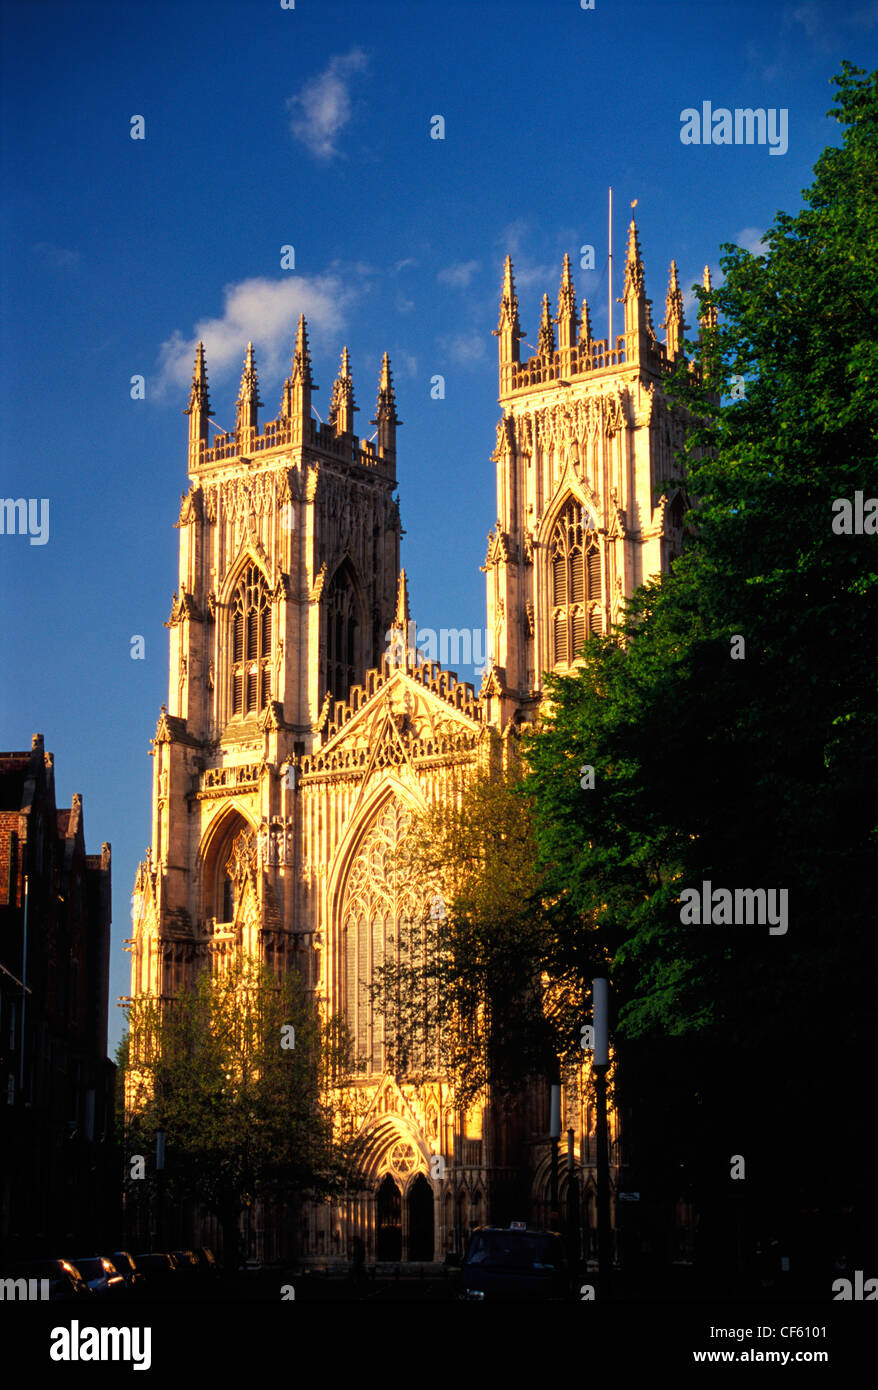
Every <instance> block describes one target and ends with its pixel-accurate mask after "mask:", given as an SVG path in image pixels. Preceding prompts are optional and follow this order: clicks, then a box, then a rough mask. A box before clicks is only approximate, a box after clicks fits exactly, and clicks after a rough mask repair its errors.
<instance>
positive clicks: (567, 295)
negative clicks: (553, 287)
mask: <svg viewBox="0 0 878 1390" xmlns="http://www.w3.org/2000/svg"><path fill="white" fill-rule="evenodd" d="M555 322H556V323H557V324H558V325H559V328H560V329H561V337H562V338H563V337H564V336H565V328H567V327H568V326H569V329H568V334H567V336H569V337H570V339H571V342H572V339H573V337H574V332H575V328H576V291H575V289H574V288H573V276H572V275H571V273H570V257H569V256H568V254H567V252H566V251H565V253H564V264H563V266H562V268H561V287H560V289H559V290H558V313H557V316H556V318H555ZM566 345H567V346H569V344H566ZM562 346H565V344H563V343H562Z"/></svg>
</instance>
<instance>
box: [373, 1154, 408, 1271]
mask: <svg viewBox="0 0 878 1390" xmlns="http://www.w3.org/2000/svg"><path fill="white" fill-rule="evenodd" d="M377 1206H378V1230H377V1235H376V1241H375V1256H376V1259H379V1260H382V1261H384V1260H401V1259H402V1195H401V1193H400V1190H399V1188H398V1187H397V1185H396V1183H395V1182H394V1181H393V1178H392V1177H391V1176H390V1174H389V1173H388V1174H387V1176H386V1178H385V1179H384V1181H383V1182H382V1184H381V1186H380V1187H379V1189H378V1202H377Z"/></svg>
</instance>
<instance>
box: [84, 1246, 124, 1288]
mask: <svg viewBox="0 0 878 1390" xmlns="http://www.w3.org/2000/svg"><path fill="white" fill-rule="evenodd" d="M73 1263H74V1264H75V1266H76V1268H77V1269H78V1270H79V1272H80V1274H81V1275H82V1277H83V1279H84V1280H85V1282H86V1283H87V1284H88V1287H89V1288H90V1289H91V1291H92V1293H93V1294H97V1295H98V1296H99V1297H100V1298H109V1297H111V1296H112V1295H117V1294H120V1293H124V1292H125V1280H124V1279H123V1278H122V1275H121V1274H120V1273H119V1271H118V1270H117V1268H116V1266H115V1265H114V1264H113V1261H112V1260H108V1259H107V1257H106V1256H105V1255H84V1256H82V1257H81V1258H80V1257H79V1256H77V1258H76V1260H74V1261H73Z"/></svg>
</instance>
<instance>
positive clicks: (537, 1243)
mask: <svg viewBox="0 0 878 1390" xmlns="http://www.w3.org/2000/svg"><path fill="white" fill-rule="evenodd" d="M557 1263H558V1251H557V1244H556V1242H555V1241H553V1240H552V1239H551V1238H550V1237H548V1236H541V1235H538V1234H536V1233H535V1232H534V1233H531V1232H527V1231H521V1232H519V1231H479V1232H478V1233H477V1234H476V1235H474V1236H473V1239H472V1244H471V1245H470V1248H469V1254H468V1255H467V1264H471V1265H484V1266H487V1267H491V1266H497V1267H500V1268H504V1269H554V1268H555V1265H556V1264H557Z"/></svg>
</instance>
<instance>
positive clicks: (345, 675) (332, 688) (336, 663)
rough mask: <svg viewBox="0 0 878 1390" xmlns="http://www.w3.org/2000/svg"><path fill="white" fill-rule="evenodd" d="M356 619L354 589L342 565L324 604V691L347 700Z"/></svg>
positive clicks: (352, 676) (350, 678)
mask: <svg viewBox="0 0 878 1390" xmlns="http://www.w3.org/2000/svg"><path fill="white" fill-rule="evenodd" d="M356 641H357V619H356V603H355V596H354V586H353V581H352V579H351V575H350V573H349V571H348V569H347V567H346V566H345V565H342V566H341V568H340V569H338V570H336V572H335V576H334V578H333V581H332V584H331V585H330V587H329V594H328V597H327V601H326V686H325V688H326V690H328V691H329V692H330V694H331V695H332V698H333V699H334V700H346V699H347V696H348V693H349V691H350V688H351V686H352V685H353V683H354V672H355V658H354V653H355V651H356Z"/></svg>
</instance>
